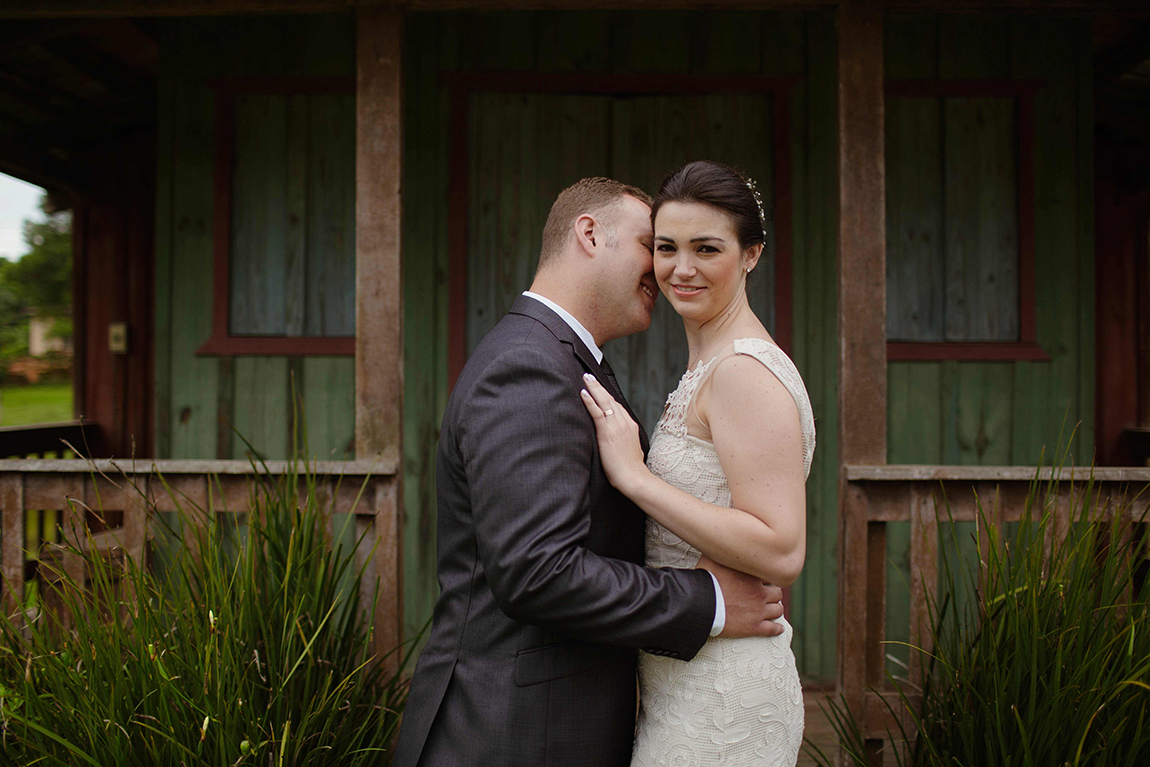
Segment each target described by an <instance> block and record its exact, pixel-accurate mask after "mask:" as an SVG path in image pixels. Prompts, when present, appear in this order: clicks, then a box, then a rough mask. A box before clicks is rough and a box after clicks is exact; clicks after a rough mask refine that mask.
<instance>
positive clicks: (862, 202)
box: [838, 0, 886, 463]
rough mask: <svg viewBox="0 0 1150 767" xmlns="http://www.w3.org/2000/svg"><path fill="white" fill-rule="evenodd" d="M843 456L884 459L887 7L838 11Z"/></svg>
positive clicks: (864, 5) (862, 1)
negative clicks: (884, 37)
mask: <svg viewBox="0 0 1150 767" xmlns="http://www.w3.org/2000/svg"><path fill="white" fill-rule="evenodd" d="M839 36H840V40H842V41H843V45H841V46H840V51H839V95H838V99H839V115H840V121H839V179H840V181H839V184H840V187H839V198H840V216H841V219H842V223H841V226H840V229H839V316H840V321H839V322H840V324H839V332H840V333H841V335H842V359H841V362H840V365H839V377H840V386H839V390H840V413H841V417H842V423H841V424H840V430H841V434H840V454H841V456H842V460H843V461H845V462H850V463H857V462H865V461H872V462H874V463H882V462H883V461H885V460H886V317H885V314H886V312H885V306H886V301H885V296H886V284H885V274H886V269H885V261H886V257H885V239H886V232H885V229H886V227H885V222H886V213H885V194H884V185H885V182H884V162H883V157H884V139H883V80H882V51H883V47H882V7H881V4H880V3H877V2H873V1H872V0H847V2H844V3H842V4H841V5H840V7H839Z"/></svg>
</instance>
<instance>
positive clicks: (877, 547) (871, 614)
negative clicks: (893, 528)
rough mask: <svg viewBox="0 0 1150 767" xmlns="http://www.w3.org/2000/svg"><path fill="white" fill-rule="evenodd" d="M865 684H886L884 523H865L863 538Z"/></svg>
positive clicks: (876, 685) (883, 685) (880, 686)
mask: <svg viewBox="0 0 1150 767" xmlns="http://www.w3.org/2000/svg"><path fill="white" fill-rule="evenodd" d="M866 588H867V590H866V659H865V660H864V666H865V667H866V683H867V686H868V687H874V688H882V687H885V686H886V662H885V660H884V650H885V647H884V645H883V640H884V639H886V523H885V522H868V523H867V540H866Z"/></svg>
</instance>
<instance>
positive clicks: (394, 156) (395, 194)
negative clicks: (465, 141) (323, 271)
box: [355, 9, 404, 668]
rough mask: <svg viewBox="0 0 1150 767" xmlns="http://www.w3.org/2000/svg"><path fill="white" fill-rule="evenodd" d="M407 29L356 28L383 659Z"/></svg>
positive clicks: (361, 272) (360, 303)
mask: <svg viewBox="0 0 1150 767" xmlns="http://www.w3.org/2000/svg"><path fill="white" fill-rule="evenodd" d="M403 24H404V19H403V12H402V11H395V10H378V9H361V10H360V11H359V13H358V15H357V24H356V58H357V64H356V78H357V79H356V99H355V103H356V170H355V228H356V237H355V294H356V314H355V456H356V458H357V459H358V460H360V461H363V460H367V459H371V458H373V457H375V456H380V457H381V458H382V460H383V461H384V462H386V463H389V464H391V465H394V466H395V467H396V478H395V481H394V482H393V483H390V485H389V486H388V489H387V491H386V492H384V491H382V490H381V491H380V493H379V495H378V496H377V498H376V502H375V504H374V508H373V510H372V511H373V514H374V519H375V528H374V531H373V532H374V537H375V539H376V540H377V542H378V546H377V547H376V549H375V553H374V555H373V556H374V560H375V561H374V565H375V567H374V571H375V574H376V575H377V577H378V578H379V583H380V588H381V593H380V599H379V603H378V605H377V608H376V614H375V616H374V632H375V633H374V634H373V640H374V642H375V648H376V651H377V652H378V653H380V654H383V653H387V652H390V651H391V650H392V649H394V648H395V647H397V646H398V645H399V643H400V642H401V641H402V639H403V636H402V631H403V600H402V578H401V577H400V573H401V571H402V567H401V562H400V550H401V547H402V538H403V536H402V530H401V527H400V520H401V518H402V516H401V514H400V508H399V504H400V499H401V498H402V497H403V489H402V486H401V479H402V476H403V469H402V459H403V252H402V230H403V194H402V182H403V130H402V128H403ZM398 660H399V659H398V654H392V655H390V656H387V660H386V661H385V662H386V663H387V664H388V666H389V667H391V668H395V666H396V665H397V664H398Z"/></svg>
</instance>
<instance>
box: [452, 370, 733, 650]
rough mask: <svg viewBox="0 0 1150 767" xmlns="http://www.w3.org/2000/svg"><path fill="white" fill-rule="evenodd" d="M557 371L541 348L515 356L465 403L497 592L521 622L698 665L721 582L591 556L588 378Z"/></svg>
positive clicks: (475, 502) (473, 487)
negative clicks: (584, 397)
mask: <svg viewBox="0 0 1150 767" xmlns="http://www.w3.org/2000/svg"><path fill="white" fill-rule="evenodd" d="M556 367H557V366H556V365H555V361H554V360H553V359H551V358H549V357H548V356H547V355H546V354H544V353H542V352H540V351H539V350H537V349H532V348H530V347H516V348H514V349H510V350H508V351H506V352H504V353H503V354H501V355H500V356H499V357H497V358H496V359H495V360H493V361H492V362H491V364H490V365H489V366H488V368H487V370H486V371H485V372H484V374H483V376H482V377H481V380H480V381H479V382H478V383H477V385H476V387H475V389H474V391H473V392H472V393H471V395H470V396H469V397H468V400H467V402H466V403H464V407H466V408H467V417H466V418H465V419H463V421H464V425H463V428H462V429H461V432H460V436H459V449H460V450H461V453H462V457H463V460H464V464H465V467H466V474H467V479H468V483H469V490H470V494H471V509H472V514H473V515H474V529H475V535H476V541H477V544H478V549H479V552H478V553H479V557H480V559H481V561H482V563H483V567H484V571H485V573H486V575H487V578H488V581H489V583H490V585H491V589H492V592H493V593H494V595H495V598H496V600H497V601H498V602H499V605H500V607H501V608H502V609H503V611H504V612H505V613H506V614H507V615H508V616H509V617H511V618H514V619H515V620H519V621H523V622H525V623H531V624H534V625H538V626H544V627H546V628H548V629H551V630H554V631H556V632H559V633H562V634H565V635H567V636H571V637H573V638H576V639H582V640H586V641H591V642H597V643H601V644H613V645H621V646H630V647H640V648H644V649H648V650H654V651H657V652H661V653H665V654H668V655H671V656H673V657H679V658H684V659H689V658H691V657H693V656H694V655H695V653H696V652H698V650H699V648H700V647H701V646H702V645H703V643H704V642H705V641H706V639H707V636H708V635H709V633H710V630H711V626H712V622H713V620H714V617H715V592H714V586H713V582H712V580H711V577H710V576H709V575H708V574H707V573H705V572H702V571H693V570H663V569H649V568H645V567H642V566H640V565H636V564H632V563H630V562H623V561H620V560H614V559H609V558H606V557H601V556H598V555H596V554H594V553H593V552H590V551H588V550H587V549H586V548H584V543H585V541H586V538H587V534H588V531H589V529H590V524H591V522H590V513H589V510H588V508H587V504H588V498H587V494H588V492H589V486H590V472H591V461H592V455H593V451H594V445H595V432H594V429H593V427H592V424H591V420H590V417H589V416H588V415H587V411H586V409H585V408H584V407H583V404H582V402H580V399H579V394H578V392H579V389H580V388H581V386H582V382H581V381H580V380H579V377H578V375H574V376H572V375H570V373H566V372H563V371H561V370H556V369H555V368H556ZM568 378H572V379H574V380H567V379H568Z"/></svg>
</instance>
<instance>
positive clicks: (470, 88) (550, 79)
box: [440, 72, 802, 387]
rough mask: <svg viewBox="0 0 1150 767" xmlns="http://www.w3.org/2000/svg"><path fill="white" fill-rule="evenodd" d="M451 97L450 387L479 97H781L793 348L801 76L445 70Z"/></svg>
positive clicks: (786, 327)
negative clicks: (473, 104)
mask: <svg viewBox="0 0 1150 767" xmlns="http://www.w3.org/2000/svg"><path fill="white" fill-rule="evenodd" d="M440 79H441V81H442V82H443V84H444V85H445V86H447V88H448V90H449V92H450V93H451V116H450V120H451V128H450V131H451V133H450V142H451V147H450V161H449V170H448V172H449V173H450V175H451V181H450V188H449V191H448V213H449V215H448V218H449V221H448V242H450V243H452V250H451V252H450V254H449V259H448V261H449V274H448V296H449V301H450V303H449V307H448V342H447V371H448V385H449V387H453V386H454V385H455V381H456V380H457V379H458V377H459V373H460V372H461V371H462V370H463V365H464V363H466V361H467V332H466V327H467V245H468V240H467V237H468V208H469V180H468V171H469V162H470V159H469V156H468V146H467V141H468V133H469V131H468V112H469V107H470V97H471V94H472V93H476V92H485V93H570V94H603V95H618V94H639V93H645V94H653V95H690V94H700V95H706V94H714V93H762V94H771V95H773V96H774V99H773V101H772V109H773V112H774V129H775V140H774V160H775V211H774V213H775V222H774V223H775V340H776V342H778V344H779V346H780V347H782V348H783V349H784V350H785V351H788V352H789V351H790V350H791V341H792V338H791V335H792V332H793V331H792V328H793V320H792V316H791V314H792V305H793V266H792V258H791V249H792V247H793V222H792V220H791V216H792V212H791V174H792V170H791V169H792V164H791V152H790V150H791V144H790V141H791V138H790V136H791V118H790V96H791V88H792V87H793V86H794V85H795V84H796V83H799V82H801V79H802V78H800V77H759V76H755V75H735V76H726V75H657V74H650V75H645V74H640V75H628V74H610V73H549V72H441V73H440Z"/></svg>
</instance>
